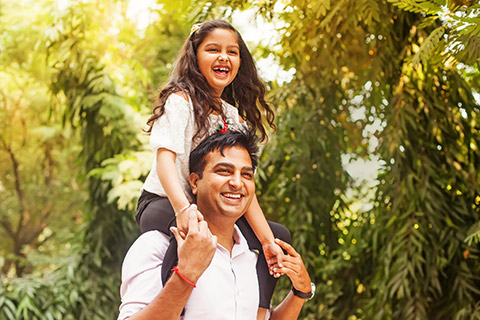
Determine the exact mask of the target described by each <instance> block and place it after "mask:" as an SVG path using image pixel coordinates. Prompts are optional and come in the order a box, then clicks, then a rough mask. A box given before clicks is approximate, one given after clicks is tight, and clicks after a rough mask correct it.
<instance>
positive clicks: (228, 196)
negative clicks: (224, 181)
mask: <svg viewBox="0 0 480 320" xmlns="http://www.w3.org/2000/svg"><path fill="white" fill-rule="evenodd" d="M224 196H225V197H227V198H235V199H240V198H241V195H239V194H234V193H225V194H224Z"/></svg>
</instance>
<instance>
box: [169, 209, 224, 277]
mask: <svg viewBox="0 0 480 320" xmlns="http://www.w3.org/2000/svg"><path fill="white" fill-rule="evenodd" d="M186 211H187V214H186V215H187V217H188V233H187V234H186V237H185V238H183V237H182V236H181V235H180V232H179V230H178V229H177V228H175V227H172V228H170V230H171V231H172V233H173V235H174V236H175V239H176V240H177V243H178V269H179V270H180V272H181V273H182V274H183V275H184V276H185V277H186V278H187V279H188V280H190V281H192V282H193V283H196V282H197V280H198V278H200V276H201V275H202V274H203V272H204V271H205V269H207V267H208V266H209V265H210V262H211V261H212V259H213V256H214V254H215V250H216V249H217V237H216V236H214V235H212V233H211V232H210V229H208V225H207V222H206V221H205V220H201V221H198V215H197V206H196V205H194V204H193V205H191V206H190V208H188V209H187V210H186Z"/></svg>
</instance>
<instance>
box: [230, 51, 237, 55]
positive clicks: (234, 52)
mask: <svg viewBox="0 0 480 320" xmlns="http://www.w3.org/2000/svg"><path fill="white" fill-rule="evenodd" d="M229 53H230V54H233V55H237V54H238V52H237V51H234V50H231V51H229Z"/></svg>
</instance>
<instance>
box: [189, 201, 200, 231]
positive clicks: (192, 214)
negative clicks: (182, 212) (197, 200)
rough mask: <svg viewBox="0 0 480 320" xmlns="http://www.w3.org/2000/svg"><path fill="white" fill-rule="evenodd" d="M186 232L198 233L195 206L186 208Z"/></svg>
mask: <svg viewBox="0 0 480 320" xmlns="http://www.w3.org/2000/svg"><path fill="white" fill-rule="evenodd" d="M188 230H189V231H192V232H195V231H198V220H197V205H195V204H192V205H191V206H190V207H189V208H188Z"/></svg>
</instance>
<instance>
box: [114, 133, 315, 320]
mask: <svg viewBox="0 0 480 320" xmlns="http://www.w3.org/2000/svg"><path fill="white" fill-rule="evenodd" d="M257 150H258V148H257V146H256V143H255V140H254V139H252V137H251V136H250V135H249V134H246V133H242V132H228V133H223V134H214V135H212V136H210V137H208V138H207V139H206V140H205V141H203V142H202V143H201V144H200V145H199V146H198V147H197V148H196V149H195V150H194V151H192V153H191V155H190V171H191V175H190V185H191V187H192V193H193V194H194V195H195V197H196V205H192V206H191V207H190V208H189V212H188V214H189V229H188V233H187V235H186V237H185V238H184V239H183V238H182V237H181V236H180V234H179V232H178V230H177V229H176V228H174V227H173V228H172V229H171V230H172V233H173V234H174V236H175V238H176V240H177V243H178V264H177V266H176V267H175V268H174V272H173V274H172V276H171V277H170V279H169V280H168V281H167V282H166V284H165V286H163V285H162V281H161V267H162V263H163V257H164V255H165V252H166V250H167V247H168V245H169V238H168V237H167V236H165V235H164V234H163V233H161V232H158V231H149V232H146V233H144V234H142V235H141V236H140V237H139V238H138V239H137V240H136V241H135V243H134V244H133V245H132V247H131V248H130V250H129V252H128V253H127V256H126V257H125V261H124V264H123V267H122V286H121V289H120V292H121V295H122V305H121V306H120V315H119V319H121V320H123V319H127V318H130V319H179V318H180V317H181V315H182V319H209V320H210V319H222V320H223V319H266V318H269V319H297V317H298V315H299V313H300V310H301V308H302V306H303V303H304V301H305V298H309V297H311V296H312V295H313V292H312V289H311V288H312V287H311V283H310V277H309V275H308V273H307V270H306V268H305V266H304V264H303V262H302V259H301V257H300V256H299V255H298V253H296V252H295V250H294V249H293V248H292V247H291V246H290V245H288V244H287V243H285V242H283V241H281V240H276V241H277V244H278V245H280V246H281V247H282V248H284V249H285V250H286V251H287V255H286V256H285V258H284V260H283V262H282V266H280V265H277V266H276V268H275V270H274V271H275V273H279V274H286V275H287V276H288V277H289V278H290V279H291V281H292V286H293V291H291V292H290V293H289V294H288V295H287V297H286V298H285V299H284V301H283V302H282V303H281V304H280V305H279V306H277V307H276V308H275V309H274V310H273V311H271V312H270V311H269V310H267V309H264V308H258V302H259V289H258V280H257V276H256V268H255V265H256V262H257V253H255V252H254V251H251V250H249V248H248V245H247V243H246V240H245V238H244V237H243V235H242V234H241V232H240V230H239V229H238V227H236V226H235V221H236V220H237V219H239V218H240V217H241V216H242V215H243V213H244V212H245V211H246V210H247V208H248V206H249V205H250V203H251V201H252V199H253V195H254V193H255V183H254V171H255V167H256V165H257V157H256V152H257ZM197 207H198V210H199V211H200V212H202V214H203V216H204V220H203V221H198V220H197V215H196V210H197ZM294 292H295V293H294Z"/></svg>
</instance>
